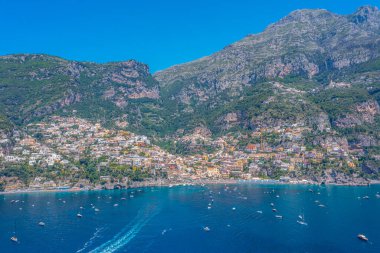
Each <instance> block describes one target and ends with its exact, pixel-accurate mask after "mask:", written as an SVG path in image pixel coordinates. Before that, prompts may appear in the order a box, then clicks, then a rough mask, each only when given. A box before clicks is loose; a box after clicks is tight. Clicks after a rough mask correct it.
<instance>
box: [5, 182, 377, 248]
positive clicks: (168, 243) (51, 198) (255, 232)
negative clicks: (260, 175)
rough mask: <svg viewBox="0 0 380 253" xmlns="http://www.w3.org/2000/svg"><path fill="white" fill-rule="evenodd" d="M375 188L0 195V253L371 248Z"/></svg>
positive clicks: (215, 187) (242, 185) (188, 188)
mask: <svg viewBox="0 0 380 253" xmlns="http://www.w3.org/2000/svg"><path fill="white" fill-rule="evenodd" d="M377 192H380V186H370V187H346V186H326V187H321V186H302V185H260V184H251V183H240V184H236V185H228V186H227V187H226V186H225V185H211V186H204V187H202V186H178V187H172V188H169V187H162V188H160V187H156V188H141V189H138V190H136V189H133V190H118V191H93V192H77V193H69V192H59V193H29V194H9V195H0V252H2V253H3V252H12V253H16V252H28V253H34V252H37V253H44V252H49V253H50V252H52V253H53V252H54V253H58V252H208V253H210V252H260V253H265V252H268V253H269V252H270V253H282V252H330V253H331V252H355V253H358V252H376V253H379V252H380V198H377V197H376V194H377ZM364 196H369V199H363V197H364ZM12 200H13V201H12ZM271 203H273V206H271ZM81 207H82V209H81ZM95 209H98V211H95ZM272 209H276V210H277V212H273V210H272ZM258 211H259V212H258ZM261 212H262V213H261ZM78 213H80V214H82V216H83V217H82V218H78V217H77V214H78ZM276 215H281V216H282V219H279V218H276ZM299 215H300V216H301V217H302V219H303V221H304V222H305V223H307V225H305V224H300V223H297V220H301V219H300V218H299V217H298V216H299ZM40 221H42V222H44V223H45V226H44V227H43V226H39V225H38V223H39V222H40ZM205 227H208V228H209V231H205ZM206 230H207V229H206ZM14 233H16V236H17V237H18V239H19V243H13V242H12V241H10V237H11V236H12V235H13V234H14ZM359 233H363V234H365V235H366V236H367V237H368V239H369V242H362V241H360V240H359V239H357V237H356V236H357V234H359Z"/></svg>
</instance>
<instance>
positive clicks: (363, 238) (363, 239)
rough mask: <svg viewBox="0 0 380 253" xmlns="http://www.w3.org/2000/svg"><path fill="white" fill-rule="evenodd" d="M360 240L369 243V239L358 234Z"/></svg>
mask: <svg viewBox="0 0 380 253" xmlns="http://www.w3.org/2000/svg"><path fill="white" fill-rule="evenodd" d="M358 238H359V239H360V240H362V241H365V242H368V238H367V237H366V236H365V235H363V234H358Z"/></svg>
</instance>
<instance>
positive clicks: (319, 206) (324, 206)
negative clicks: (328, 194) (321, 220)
mask: <svg viewBox="0 0 380 253" xmlns="http://www.w3.org/2000/svg"><path fill="white" fill-rule="evenodd" d="M318 206H319V207H323V208H324V207H326V206H325V205H322V204H320V205H318Z"/></svg>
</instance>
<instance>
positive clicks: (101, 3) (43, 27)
mask: <svg viewBox="0 0 380 253" xmlns="http://www.w3.org/2000/svg"><path fill="white" fill-rule="evenodd" d="M368 4H370V5H379V4H380V2H379V0H376V1H374V0H368V1H364V0H256V1H255V0H232V1H227V0H191V1H184V0H133V1H132V0H0V55H4V54H11V53H46V54H52V55H57V56H61V57H64V58H67V59H72V60H81V61H95V62H108V61H120V60H127V59H136V60H138V61H141V62H144V63H147V64H149V66H150V67H151V71H152V72H154V71H156V70H160V69H164V68H166V67H169V66H171V65H174V64H178V63H183V62H187V61H190V60H193V59H196V58H199V57H202V56H205V55H209V54H211V53H213V52H215V51H218V50H220V49H221V48H223V47H224V46H226V45H228V44H230V43H232V42H234V41H237V40H239V39H241V38H243V37H244V36H246V35H247V34H252V33H258V32H260V31H262V30H263V29H264V28H265V27H266V26H267V25H268V24H270V23H273V22H275V21H277V20H278V19H280V18H281V17H283V16H285V15H287V14H288V13H289V12H291V11H292V10H295V9H301V8H324V9H328V10H330V11H333V12H336V13H340V14H348V13H351V12H354V11H355V10H356V9H357V7H359V6H362V5H368Z"/></svg>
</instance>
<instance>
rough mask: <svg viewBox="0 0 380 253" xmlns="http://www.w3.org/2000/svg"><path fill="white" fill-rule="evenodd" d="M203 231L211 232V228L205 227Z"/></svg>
mask: <svg viewBox="0 0 380 253" xmlns="http://www.w3.org/2000/svg"><path fill="white" fill-rule="evenodd" d="M203 230H204V231H206V232H209V231H210V230H211V229H210V228H209V227H204V228H203Z"/></svg>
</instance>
